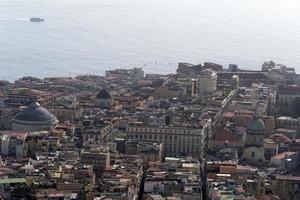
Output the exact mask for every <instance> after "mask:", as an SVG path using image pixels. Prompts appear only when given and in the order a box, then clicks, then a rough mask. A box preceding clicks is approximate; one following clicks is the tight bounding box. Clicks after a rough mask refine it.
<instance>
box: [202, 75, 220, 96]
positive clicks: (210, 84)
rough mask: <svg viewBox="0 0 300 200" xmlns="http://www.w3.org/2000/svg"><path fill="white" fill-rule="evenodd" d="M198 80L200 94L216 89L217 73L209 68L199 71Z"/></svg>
mask: <svg viewBox="0 0 300 200" xmlns="http://www.w3.org/2000/svg"><path fill="white" fill-rule="evenodd" d="M198 81H199V93H200V95H204V94H206V93H212V92H214V91H216V89H217V74H216V73H215V72H214V71H212V70H211V69H206V70H203V71H201V73H200V75H199V78H198Z"/></svg>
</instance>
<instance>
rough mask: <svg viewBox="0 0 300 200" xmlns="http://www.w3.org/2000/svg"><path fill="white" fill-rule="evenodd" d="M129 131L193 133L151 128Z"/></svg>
mask: <svg viewBox="0 0 300 200" xmlns="http://www.w3.org/2000/svg"><path fill="white" fill-rule="evenodd" d="M129 131H135V132H137V131H140V132H155V133H191V131H190V130H183V131H182V130H176V129H175V130H173V129H151V128H131V129H129Z"/></svg>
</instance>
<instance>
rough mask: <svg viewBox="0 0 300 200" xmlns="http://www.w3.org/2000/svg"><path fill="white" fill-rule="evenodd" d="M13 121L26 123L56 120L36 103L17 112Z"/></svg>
mask: <svg viewBox="0 0 300 200" xmlns="http://www.w3.org/2000/svg"><path fill="white" fill-rule="evenodd" d="M14 119H15V120H18V121H28V122H45V121H48V122H49V121H50V122H51V121H53V122H55V121H56V120H57V119H56V117H55V116H54V115H53V114H51V113H50V112H49V111H48V110H46V109H45V108H43V107H42V106H40V105H39V104H38V103H33V104H31V105H30V106H28V107H27V108H26V109H24V110H23V111H21V112H19V113H18V114H17V115H16V116H15V117H14Z"/></svg>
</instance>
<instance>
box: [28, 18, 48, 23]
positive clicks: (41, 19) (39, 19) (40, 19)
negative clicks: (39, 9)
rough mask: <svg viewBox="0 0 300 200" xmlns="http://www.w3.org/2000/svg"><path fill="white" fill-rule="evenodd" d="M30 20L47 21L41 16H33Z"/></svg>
mask: <svg viewBox="0 0 300 200" xmlns="http://www.w3.org/2000/svg"><path fill="white" fill-rule="evenodd" d="M29 20H30V21H31V22H43V21H45V20H44V19H43V18H40V17H32V18H30V19H29Z"/></svg>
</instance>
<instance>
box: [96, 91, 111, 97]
mask: <svg viewBox="0 0 300 200" xmlns="http://www.w3.org/2000/svg"><path fill="white" fill-rule="evenodd" d="M110 97H111V96H110V94H109V93H108V92H107V91H106V90H105V89H103V90H101V91H100V92H98V94H97V99H110Z"/></svg>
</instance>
